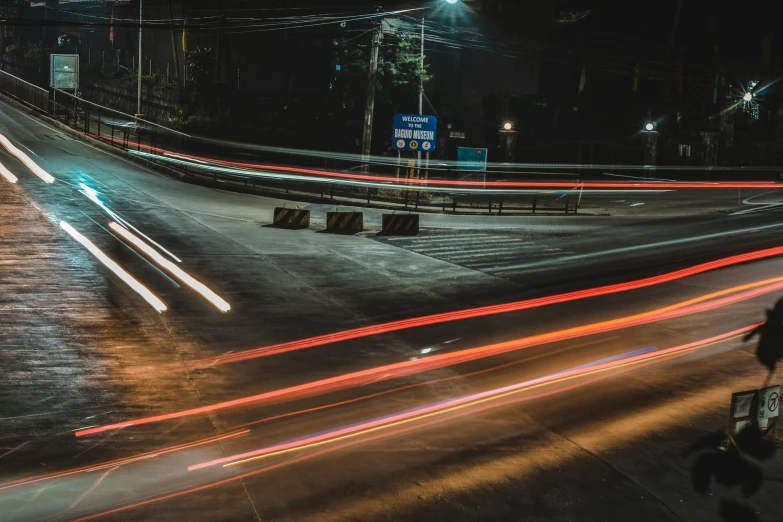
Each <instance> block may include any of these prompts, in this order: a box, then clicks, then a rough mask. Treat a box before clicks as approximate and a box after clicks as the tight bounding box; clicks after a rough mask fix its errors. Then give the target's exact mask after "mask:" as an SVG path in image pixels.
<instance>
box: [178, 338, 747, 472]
mask: <svg viewBox="0 0 783 522" xmlns="http://www.w3.org/2000/svg"><path fill="white" fill-rule="evenodd" d="M756 326H757V325H751V326H746V327H743V328H740V329H737V330H733V331H731V332H728V333H724V334H720V335H716V336H714V337H710V338H709V339H703V340H700V341H696V342H692V343H688V344H684V345H681V346H675V347H673V348H667V349H665V350H660V351H657V352H652V353H646V354H641V355H636V356H632V357H628V358H624V359H620V360H618V361H612V362H606V363H603V364H598V365H595V366H589V367H587V368H580V369H573V370H566V371H564V372H560V373H555V374H552V375H547V376H544V377H539V378H537V379H532V380H529V381H525V382H521V383H517V384H512V385H510V386H504V387H502V388H497V389H495V390H489V391H484V392H480V393H474V394H470V395H466V396H464V397H458V398H455V399H450V400H446V401H441V402H437V403H435V404H431V405H428V406H421V407H418V408H413V409H411V410H407V411H404V412H400V413H396V414H393V415H389V416H386V417H382V418H379V419H374V420H371V421H367V422H363V423H359V424H354V425H351V426H346V427H343V428H338V429H335V430H331V431H328V432H326V433H320V434H317V435H314V436H311V437H305V438H301V439H296V440H294V441H291V442H285V443H282V444H277V445H274V446H269V447H266V448H262V449H259V450H255V451H249V452H245V453H240V454H237V455H231V456H228V457H223V458H220V459H215V460H211V461H208V462H202V463H200V464H195V465H193V466H189V467H188V470H189V471H195V470H199V469H204V468H209V467H212V466H218V465H223V466H235V465H239V464H245V463H248V462H252V461H254V460H258V459H261V458H267V457H272V456H275V455H282V454H285V453H290V452H293V451H302V450H306V449H310V448H313V447H318V446H322V445H325V444H332V443H334V442H339V441H341V440H346V439H348V438H355V437H359V436H361V435H366V434H368V433H373V432H375V431H379V430H386V429H389V428H394V427H397V426H401V425H403V424H409V423H411V422H415V421H419V420H423V419H427V418H430V417H433V416H437V415H443V414H446V413H450V412H453V411H456V410H461V409H464V408H468V407H471V406H475V405H478V404H483V403H486V402H489V401H494V400H497V399H501V398H504V397H509V396H511V395H514V394H517V393H521V392H524V391H528V390H530V389H533V388H538V387H541V386H544V385H548V384H554V383H558V382H564V381H568V380H572V379H576V378H579V377H582V376H585V375H592V374H595V373H598V372H605V371H608V370H613V369H615V368H619V367H623V366H626V365H629V364H634V363H638V362H643V361H648V360H650V359H659V358H662V357H666V356H669V355H672V354H675V353H678V352H682V351H687V350H694V349H698V348H702V347H705V346H711V345H713V344H715V343H717V342H723V341H725V340H727V339H730V338H736V337H738V336H739V335H741V334H743V333H744V332H747V331H749V330H751V329H753V328H756Z"/></svg>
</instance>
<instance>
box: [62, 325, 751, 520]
mask: <svg viewBox="0 0 783 522" xmlns="http://www.w3.org/2000/svg"><path fill="white" fill-rule="evenodd" d="M756 326H757V325H751V326H747V327H745V328H740V329H738V330H734V331H733V332H728V333H726V334H721V335H718V336H715V337H711V338H710V339H704V340H702V341H697V342H695V343H689V344H687V345H683V346H680V347H676V348H669V349H667V350H662V351H660V352H653V353H650V354H648V355H649V357H648V358H647V360H640V361H629V360H620V361H617V369H618V370H626V371H627V370H628V369H629V367H630V366H633V367H635V368H639V367H644V366H649V365H651V364H656V363H657V362H658V360H661V359H671V358H675V357H680V356H683V355H686V354H687V353H688V352H690V351H693V350H696V349H699V348H703V347H707V346H711V345H714V344H718V343H720V342H726V341H729V340H731V339H732V338H733V337H732V336H734V337H738V336H739V335H741V334H742V333H744V332H747V331H749V330H751V329H753V328H755V327H756ZM664 352H667V353H664ZM585 370H588V371H592V373H596V372H604V374H603V375H601V376H599V377H593V378H592V379H586V380H584V381H581V382H578V383H575V384H571V385H569V386H565V387H562V388H559V389H557V390H552V391H547V392H542V393H538V394H535V395H530V396H525V397H514V398H513V399H510V400H505V401H502V402H497V401H495V402H489V403H485V404H483V405H479V406H478V407H474V408H471V409H469V410H465V409H462V410H458V411H456V412H455V413H453V414H451V415H449V416H440V417H435V418H431V419H430V420H427V421H426V422H425V421H423V422H418V423H417V424H416V425H414V426H410V425H408V426H407V427H404V428H401V429H397V430H393V431H391V430H387V431H381V432H375V433H374V434H370V435H368V436H366V437H362V438H361V439H358V440H357V439H351V440H348V441H344V442H342V443H340V441H335V444H334V445H331V446H329V447H326V448H323V449H320V450H318V451H315V452H312V453H309V454H306V455H301V456H298V457H294V458H292V459H290V460H285V461H283V462H278V463H276V464H273V465H270V466H266V467H263V468H261V469H257V470H253V471H249V472H246V473H242V474H237V475H235V476H232V477H229V478H226V479H222V480H218V481H215V482H211V483H209V484H204V485H202V486H197V487H193V488H189V489H186V490H183V491H178V492H175V493H169V494H167V495H161V496H159V497H155V498H149V499H146V500H142V501H139V502H135V503H133V504H128V505H125V506H120V507H117V508H114V509H109V510H106V511H102V512H100V513H95V514H92V515H87V516H84V517H81V518H78V519H76V520H74V521H73V522H86V521H87V520H94V519H96V518H101V517H104V516H107V515H111V514H115V513H120V512H124V511H129V510H131V509H135V508H138V507H142V506H147V505H150V504H154V503H157V502H162V501H166V500H170V499H173V498H178V497H182V496H185V495H189V494H192V493H197V492H199V491H204V490H207V489H210V488H213V487H217V486H222V485H225V484H230V483H232V482H234V481H237V480H242V479H245V478H248V477H252V476H258V475H261V474H264V473H268V472H270V471H274V470H277V469H281V468H284V467H288V466H291V465H293V464H298V463H300V462H303V461H306V460H310V459H313V458H316V457H319V456H322V455H326V454H329V453H334V452H336V451H339V450H343V449H347V448H351V447H354V446H357V445H359V444H366V443H369V442H374V441H377V440H381V439H385V438H388V437H391V436H399V435H404V434H406V433H409V432H412V431H415V430H421V429H424V428H428V427H430V426H434V425H437V424H440V423H442V422H444V421H446V420H454V419H458V418H462V417H465V416H468V415H471V416H472V415H475V414H476V413H480V412H483V411H486V410H489V409H495V408H500V407H503V406H507V405H511V404H518V403H520V402H527V401H531V400H536V399H540V398H544V397H549V396H552V395H555V394H559V393H563V392H567V391H572V390H575V389H578V388H580V387H583V386H586V385H589V384H592V383H595V382H598V381H601V380H604V379H606V378H607V377H609V376H610V374H608V373H605V372H606V371H607V370H608V369H597V368H596V367H592V368H586V369H585ZM560 377H561V378H563V377H565V375H564V374H561V375H560ZM566 378H571V379H573V378H574V377H566ZM547 384H554V383H543V384H540V385H539V386H544V385H547Z"/></svg>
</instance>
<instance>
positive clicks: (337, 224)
mask: <svg viewBox="0 0 783 522" xmlns="http://www.w3.org/2000/svg"><path fill="white" fill-rule="evenodd" d="M362 230H364V214H362V213H361V212H327V213H326V231H327V232H332V233H334V234H356V233H357V232H361V231H362Z"/></svg>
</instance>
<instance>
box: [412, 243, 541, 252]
mask: <svg viewBox="0 0 783 522" xmlns="http://www.w3.org/2000/svg"><path fill="white" fill-rule="evenodd" d="M532 244H534V243H532V242H530V241H526V242H524V243H499V244H498V245H496V246H495V248H501V247H505V246H508V247H511V246H514V247H523V246H526V245H532ZM482 246H483V244H482ZM490 247H491V246H490V245H487V246H485V247H484V248H482V247H481V246H472V247H470V248H465V247H463V246H451V247H438V248H425V247H423V246H412V247H410V250H413V251H414V252H432V253H436V252H451V251H458V252H467V251H475V250H486V249H487V248H490Z"/></svg>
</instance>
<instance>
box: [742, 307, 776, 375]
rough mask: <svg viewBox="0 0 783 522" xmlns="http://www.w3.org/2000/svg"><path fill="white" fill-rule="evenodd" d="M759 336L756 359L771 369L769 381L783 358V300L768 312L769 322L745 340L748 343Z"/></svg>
mask: <svg viewBox="0 0 783 522" xmlns="http://www.w3.org/2000/svg"><path fill="white" fill-rule="evenodd" d="M757 335H758V336H759V343H758V346H757V347H756V358H757V359H758V360H759V362H760V363H761V364H763V365H764V366H766V367H767V369H769V376H768V379H769V377H771V376H772V373H773V372H774V371H775V366H776V365H777V362H778V361H779V360H780V359H781V358H783V299H780V300H778V302H777V303H775V307H774V308H773V309H772V310H767V320H766V321H765V322H764V323H763V324H761V325H759V326H758V327H756V328H755V329H754V330H753V331H752V332H750V333H748V335H746V336H745V338H744V339H743V340H744V341H746V342H747V341H749V340H750V339H752V338H753V337H755V336H757Z"/></svg>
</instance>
